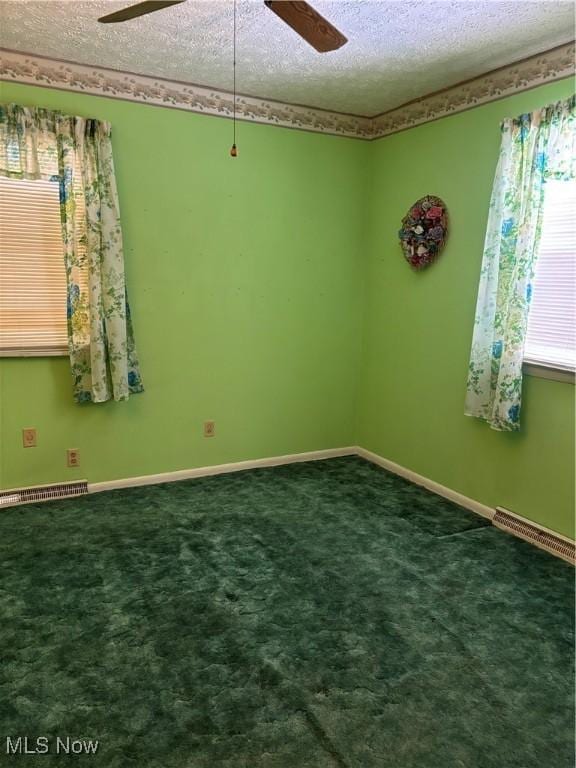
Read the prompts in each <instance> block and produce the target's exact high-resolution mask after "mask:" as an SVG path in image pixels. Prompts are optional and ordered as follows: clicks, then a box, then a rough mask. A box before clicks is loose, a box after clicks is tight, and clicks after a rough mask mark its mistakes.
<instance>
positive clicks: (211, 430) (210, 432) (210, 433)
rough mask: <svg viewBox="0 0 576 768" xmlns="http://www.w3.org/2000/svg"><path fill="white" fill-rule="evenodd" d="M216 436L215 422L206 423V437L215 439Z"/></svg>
mask: <svg viewBox="0 0 576 768" xmlns="http://www.w3.org/2000/svg"><path fill="white" fill-rule="evenodd" d="M215 434H216V423H215V422H214V421H205V422H204V437H214V435H215Z"/></svg>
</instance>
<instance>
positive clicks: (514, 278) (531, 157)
mask: <svg viewBox="0 0 576 768" xmlns="http://www.w3.org/2000/svg"><path fill="white" fill-rule="evenodd" d="M501 127H502V142H501V146H500V156H499V159H498V166H497V168H496V175H495V179H494V186H493V190H492V199H491V201H490V210H489V215H488V228H487V232H486V240H485V243H484V256H483V261H482V269H481V273H480V287H479V290H478V301H477V305H476V318H475V322H474V334H473V339H472V352H471V356H470V365H469V370H468V384H467V394H466V406H465V413H466V414H467V415H468V416H476V417H478V418H480V419H483V420H485V421H486V422H488V424H489V425H490V426H491V427H492V428H493V429H497V430H509V431H514V430H518V429H519V428H520V406H521V397H522V362H523V354H524V341H525V336H526V328H527V325H528V311H529V307H530V298H531V294H532V279H533V276H534V271H535V266H536V255H537V253H538V245H539V242H540V231H541V227H542V213H543V202H544V194H545V189H546V179H548V178H558V179H570V178H574V175H575V171H576V155H575V148H576V142H575V137H576V109H575V98H574V97H572V98H570V99H568V100H566V101H562V102H559V103H557V104H553V105H551V106H548V107H546V108H544V109H541V110H538V111H536V112H532V113H530V114H525V115H521V116H520V117H519V118H517V119H509V120H505V121H504V122H503V123H502V126H501Z"/></svg>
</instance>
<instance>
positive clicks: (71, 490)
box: [0, 480, 88, 507]
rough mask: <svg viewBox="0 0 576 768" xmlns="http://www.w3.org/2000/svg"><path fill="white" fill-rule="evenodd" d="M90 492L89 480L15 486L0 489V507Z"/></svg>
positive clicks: (64, 497)
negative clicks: (3, 489) (9, 488)
mask: <svg viewBox="0 0 576 768" xmlns="http://www.w3.org/2000/svg"><path fill="white" fill-rule="evenodd" d="M87 493H88V482H87V481H86V480H79V481H78V482H75V483H56V484H55V485H35V486H33V487H31V488H13V489H12V490H11V491H0V507H11V506H13V505H14V504H29V503H31V502H36V501H50V499H66V498H69V497H71V496H84V495H85V494H87Z"/></svg>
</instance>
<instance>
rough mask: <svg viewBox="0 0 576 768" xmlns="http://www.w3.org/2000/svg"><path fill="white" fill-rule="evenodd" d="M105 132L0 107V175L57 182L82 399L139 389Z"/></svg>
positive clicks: (71, 343)
mask: <svg viewBox="0 0 576 768" xmlns="http://www.w3.org/2000/svg"><path fill="white" fill-rule="evenodd" d="M110 135H111V130H110V124H109V123H106V122H101V121H98V120H91V119H87V118H83V117H73V116H69V115H64V114H62V113H60V112H54V111H50V110H45V109H38V108H28V107H21V106H19V105H15V104H9V105H0V175H3V176H8V177H10V178H18V179H31V180H33V179H48V180H51V181H55V182H58V184H59V188H60V221H61V225H62V241H63V245H64V249H63V257H64V266H65V271H66V281H67V292H68V306H67V319H68V348H69V353H70V364H71V368H72V377H73V390H74V398H75V400H76V401H77V402H79V403H82V402H96V403H100V402H104V401H106V400H110V399H114V400H126V399H127V398H128V397H129V395H130V394H134V393H136V392H142V391H143V386H142V380H141V377H140V370H139V364H138V358H137V355H136V348H135V345H134V334H133V330H132V322H131V318H130V309H129V305H128V299H127V293H126V284H125V277H124V258H123V252H122V231H121V228H120V213H119V206H118V195H117V190H116V178H115V174H114V163H113V159H112V143H111V138H110ZM78 209H79V210H80V213H81V215H80V216H78V215H76V214H77V213H78ZM79 222H81V223H80V224H79Z"/></svg>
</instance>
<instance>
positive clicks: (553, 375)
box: [522, 360, 575, 384]
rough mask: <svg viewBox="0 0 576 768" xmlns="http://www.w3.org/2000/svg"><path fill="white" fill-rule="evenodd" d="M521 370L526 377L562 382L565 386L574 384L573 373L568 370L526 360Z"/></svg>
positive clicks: (571, 370)
mask: <svg viewBox="0 0 576 768" xmlns="http://www.w3.org/2000/svg"><path fill="white" fill-rule="evenodd" d="M522 370H523V371H524V373H525V374H526V375H527V376H536V377H538V378H540V379H550V380H552V381H563V382H564V383H566V384H574V383H575V373H574V370H573V369H570V368H558V367H555V366H553V365H547V364H545V363H535V362H530V361H528V360H526V361H525V362H524V365H523V366H522Z"/></svg>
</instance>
